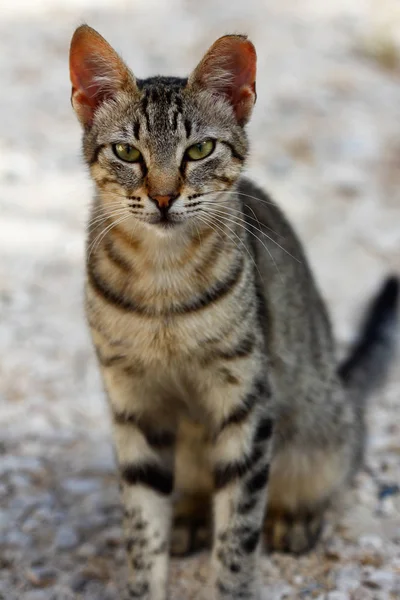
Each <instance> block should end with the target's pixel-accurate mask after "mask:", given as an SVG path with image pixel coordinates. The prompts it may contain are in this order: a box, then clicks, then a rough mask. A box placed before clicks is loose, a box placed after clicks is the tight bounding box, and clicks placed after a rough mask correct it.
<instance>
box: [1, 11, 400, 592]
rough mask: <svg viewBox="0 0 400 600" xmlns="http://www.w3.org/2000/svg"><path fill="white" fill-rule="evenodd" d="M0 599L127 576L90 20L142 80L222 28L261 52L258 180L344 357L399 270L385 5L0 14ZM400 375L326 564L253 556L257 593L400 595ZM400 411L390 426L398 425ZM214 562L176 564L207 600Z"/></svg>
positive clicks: (373, 418) (394, 70)
mask: <svg viewBox="0 0 400 600" xmlns="http://www.w3.org/2000/svg"><path fill="white" fill-rule="evenodd" d="M0 11H1V14H0V79H1V82H2V85H1V93H0V114H1V120H2V122H1V131H0V206H1V222H0V228H1V230H0V256H1V257H2V260H1V261H0V315H1V317H0V427H1V441H0V454H1V461H0V506H1V510H0V570H1V573H0V598H1V599H3V600H19V599H22V600H64V599H65V600H67V599H73V598H76V599H85V600H106V599H110V600H112V599H116V598H118V591H117V587H118V582H119V581H121V580H123V578H124V552H123V548H122V544H121V530H120V517H121V514H120V508H119V504H118V493H117V484H116V478H115V473H114V463H113V455H112V450H111V445H110V435H109V426H108V417H107V408H106V404H105V402H104V397H103V394H102V390H101V385H100V381H99V377H98V373H97V369H96V365H95V362H94V359H93V352H92V350H91V347H90V343H89V339H88V334H87V331H86V328H85V325H84V318H83V314H82V281H83V244H84V229H85V215H86V211H87V205H88V202H89V198H90V184H89V181H88V178H87V176H86V173H85V170H84V168H83V166H82V164H81V161H80V156H79V145H80V131H79V127H78V124H77V122H76V120H75V117H74V115H73V114H72V110H71V108H70V104H69V95H70V90H69V82H68V72H67V53H68V45H69V39H70V37H71V35H72V32H73V29H74V27H75V26H77V25H78V24H80V23H81V22H82V21H86V22H88V23H89V24H91V25H92V26H94V27H95V28H98V29H99V30H100V31H101V32H102V33H103V35H105V37H106V38H108V39H109V40H110V42H111V43H113V44H114V45H115V47H117V48H118V49H119V50H120V51H121V52H122V54H123V56H124V57H125V58H126V59H127V61H128V62H129V63H130V64H131V66H132V67H133V69H134V70H135V71H136V73H137V74H138V75H139V76H145V75H148V74H151V73H153V74H154V73H155V72H157V71H158V72H161V73H169V74H185V73H187V72H188V71H189V70H190V69H191V68H193V67H194V65H195V64H196V62H197V61H198V60H199V59H200V56H201V54H202V52H203V51H205V50H206V48H207V47H208V45H209V44H210V43H211V42H212V41H214V39H215V38H216V37H218V36H219V35H221V34H223V33H226V32H235V31H239V32H247V33H248V34H249V35H250V36H251V39H252V40H253V41H254V42H255V44H256V47H257V50H258V54H259V77H258V104H257V107H256V110H255V115H254V119H253V122H252V124H251V126H250V134H251V136H252V139H253V155H252V157H251V161H250V163H249V170H250V172H251V174H252V175H253V176H254V177H255V178H256V179H257V180H258V181H259V182H260V183H263V184H264V185H266V186H267V187H268V189H269V190H270V191H271V192H272V194H273V195H274V196H275V197H276V198H277V199H278V200H279V202H280V204H281V205H282V207H283V208H284V209H285V210H286V212H287V213H288V215H289V217H290V218H291V220H292V222H293V223H294V224H295V225H296V227H297V229H298V231H299V233H300V235H301V237H302V239H303V240H304V243H305V245H306V248H307V250H308V254H309V256H310V260H311V262H312V264H313V267H314V269H315V272H316V273H317V276H318V280H319V282H320V286H321V289H322V290H323V293H324V295H325V297H326V299H327V302H328V303H329V306H330V309H331V313H332V318H333V321H334V325H335V330H336V334H337V339H338V344H339V351H340V352H343V351H344V350H345V348H346V347H347V346H348V344H349V343H350V342H351V340H352V337H353V334H354V331H355V329H356V327H357V322H358V317H359V314H360V310H361V309H362V307H363V306H365V303H366V301H367V299H368V298H369V296H370V295H371V294H372V293H373V291H374V290H375V289H376V288H377V286H378V285H379V283H380V280H381V279H382V277H383V276H384V274H385V273H387V272H388V271H397V272H399V270H400V227H399V223H400V202H399V200H400V185H399V184H400V86H399V81H400V78H399V75H400V58H399V57H400V11H399V8H398V3H397V2H396V0H392V1H389V0H380V1H378V0H375V1H373V0H371V1H369V2H367V1H363V0H353V1H352V2H350V1H349V0H347V1H346V0H336V1H334V0H325V1H324V2H322V1H321V0H320V1H319V2H318V1H317V0H314V1H312V0H298V1H297V2H296V3H295V2H291V1H289V0H280V1H279V3H278V2H274V1H273V0H270V1H266V0H264V1H262V0H246V2H242V1H239V0H237V1H233V0H231V1H230V2H228V1H225V2H223V1H222V0H202V2H201V3H200V2H199V3H195V2H189V0H186V1H185V0H168V2H167V1H165V2H162V1H161V0H158V1H157V0H146V1H145V0H136V1H135V3H133V2H128V0H126V1H125V2H123V1H122V0H97V1H96V2H95V1H94V0H92V1H90V0H86V1H84V0H82V1H81V2H79V0H70V1H69V2H68V3H64V2H61V0H42V1H39V0H25V1H24V0H14V1H13V2H9V3H8V5H7V4H6V5H2V8H1V9H0ZM399 396H400V368H399V364H398V363H397V365H395V368H394V369H393V372H392V376H391V379H390V382H389V384H388V386H387V387H386V389H385V390H384V391H382V393H380V394H379V396H377V397H375V398H373V400H372V401H371V408H370V440H369V450H368V456H367V464H366V468H365V470H364V471H363V472H362V473H360V475H359V477H358V480H357V485H356V486H355V489H354V490H352V491H351V493H349V494H348V496H347V497H346V498H343V502H342V506H341V508H340V510H338V511H337V514H336V515H335V516H334V519H332V521H331V525H330V526H329V527H328V528H327V531H326V532H325V536H324V540H323V541H322V542H321V543H320V545H319V547H318V548H317V550H316V551H315V552H313V553H311V554H310V555H308V556H305V557H302V558H300V559H295V558H293V557H288V556H282V555H278V554H275V555H272V556H270V557H263V559H262V571H263V573H264V582H265V596H264V597H265V599H269V600H279V599H284V598H286V599H299V598H301V599H303V598H304V599H307V598H318V599H319V600H389V599H394V598H400V491H399V487H398V486H399V484H400V424H399V420H398V411H399V408H400V399H399ZM396 417H397V418H396ZM206 573H207V555H201V556H198V557H194V558H192V559H190V560H184V561H177V562H175V561H174V563H173V566H172V581H171V586H172V592H171V598H173V599H174V600H189V599H191V598H195V597H198V594H199V593H200V591H201V590H202V588H204V581H205V577H206Z"/></svg>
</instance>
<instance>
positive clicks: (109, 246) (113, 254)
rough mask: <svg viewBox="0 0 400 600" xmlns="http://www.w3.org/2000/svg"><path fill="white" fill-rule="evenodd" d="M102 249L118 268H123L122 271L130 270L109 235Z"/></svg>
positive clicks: (129, 266)
mask: <svg viewBox="0 0 400 600" xmlns="http://www.w3.org/2000/svg"><path fill="white" fill-rule="evenodd" d="M104 249H105V251H106V254H107V257H108V259H109V260H110V261H111V262H113V263H114V264H115V265H117V266H118V267H119V268H120V269H123V270H124V271H131V270H132V267H131V265H130V264H129V262H128V261H127V260H126V259H125V258H124V257H123V256H121V254H120V253H119V252H118V250H117V249H116V248H115V246H114V244H113V242H112V239H111V238H110V237H107V239H106V240H105V244H104Z"/></svg>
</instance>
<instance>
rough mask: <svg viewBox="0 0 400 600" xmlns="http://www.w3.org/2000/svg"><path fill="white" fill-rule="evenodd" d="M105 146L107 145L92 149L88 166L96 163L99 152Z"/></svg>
mask: <svg viewBox="0 0 400 600" xmlns="http://www.w3.org/2000/svg"><path fill="white" fill-rule="evenodd" d="M106 146H107V144H100V146H96V148H95V149H94V152H93V154H92V156H91V157H90V159H89V165H90V166H92V165H94V164H95V163H97V160H98V158H99V154H100V152H101V151H102V150H103V148H105V147H106Z"/></svg>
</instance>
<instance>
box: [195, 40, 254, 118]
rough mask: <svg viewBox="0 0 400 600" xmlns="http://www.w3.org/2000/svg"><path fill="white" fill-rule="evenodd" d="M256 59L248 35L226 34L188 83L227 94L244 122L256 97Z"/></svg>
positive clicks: (211, 49) (210, 51) (215, 44)
mask: <svg viewBox="0 0 400 600" xmlns="http://www.w3.org/2000/svg"><path fill="white" fill-rule="evenodd" d="M256 63H257V55H256V50H255V48H254V46H253V44H252V43H251V42H250V41H249V40H248V39H247V38H246V37H245V36H243V35H225V36H224V37H221V38H219V39H218V40H217V41H216V42H215V43H214V44H213V45H212V46H211V48H210V49H209V50H208V52H207V54H206V55H205V56H204V58H203V60H202V61H201V62H200V64H199V65H198V66H197V68H196V69H195V70H194V72H193V73H192V75H191V76H190V78H189V83H188V84H189V85H190V86H198V87H200V88H203V89H207V90H209V91H210V92H212V93H214V94H216V95H220V96H223V97H225V98H226V99H227V100H229V102H230V103H231V105H232V107H233V110H234V112H235V115H236V118H237V121H238V123H239V124H240V125H244V124H245V123H246V122H247V121H248V120H249V118H250V115H251V112H252V109H253V106H254V103H255V101H256Z"/></svg>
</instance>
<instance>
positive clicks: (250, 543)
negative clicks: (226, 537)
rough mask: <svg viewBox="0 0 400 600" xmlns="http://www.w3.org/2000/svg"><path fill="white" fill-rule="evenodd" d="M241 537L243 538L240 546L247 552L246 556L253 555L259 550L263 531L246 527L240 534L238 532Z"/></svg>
mask: <svg viewBox="0 0 400 600" xmlns="http://www.w3.org/2000/svg"><path fill="white" fill-rule="evenodd" d="M238 534H239V536H240V537H242V536H243V537H242V539H241V541H240V545H241V547H242V550H243V551H244V552H246V554H251V553H252V552H254V550H255V549H256V548H257V545H258V542H259V539H260V535H261V530H260V529H250V527H246V528H244V529H242V530H240V532H238Z"/></svg>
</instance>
